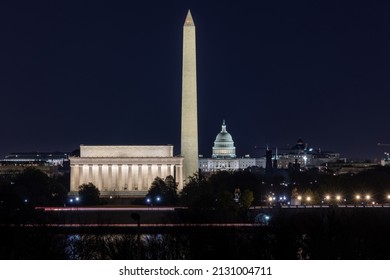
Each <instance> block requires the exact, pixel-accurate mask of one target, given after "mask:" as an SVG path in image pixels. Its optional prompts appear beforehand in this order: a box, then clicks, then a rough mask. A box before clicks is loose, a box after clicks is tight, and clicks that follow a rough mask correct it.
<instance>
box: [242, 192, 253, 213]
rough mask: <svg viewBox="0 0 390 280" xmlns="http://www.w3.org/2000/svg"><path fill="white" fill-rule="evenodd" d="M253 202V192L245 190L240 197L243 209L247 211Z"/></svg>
mask: <svg viewBox="0 0 390 280" xmlns="http://www.w3.org/2000/svg"><path fill="white" fill-rule="evenodd" d="M253 200H254V196H253V192H252V191H250V190H248V189H245V190H244V191H243V192H242V194H241V196H240V204H241V207H242V208H244V209H248V208H249V207H250V206H251V204H252V202H253Z"/></svg>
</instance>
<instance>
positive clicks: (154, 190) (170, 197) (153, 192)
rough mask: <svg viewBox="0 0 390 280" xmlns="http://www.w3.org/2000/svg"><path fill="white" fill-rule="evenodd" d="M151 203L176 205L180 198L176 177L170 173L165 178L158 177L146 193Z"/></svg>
mask: <svg viewBox="0 0 390 280" xmlns="http://www.w3.org/2000/svg"><path fill="white" fill-rule="evenodd" d="M146 198H147V202H148V203H150V204H160V205H175V204H176V203H177V200H178V196H177V184H176V182H175V179H174V178H173V177H172V176H171V175H169V176H167V177H166V178H165V180H163V179H162V178H160V177H156V178H155V179H154V181H153V182H152V185H151V186H150V189H149V191H148V194H147V195H146Z"/></svg>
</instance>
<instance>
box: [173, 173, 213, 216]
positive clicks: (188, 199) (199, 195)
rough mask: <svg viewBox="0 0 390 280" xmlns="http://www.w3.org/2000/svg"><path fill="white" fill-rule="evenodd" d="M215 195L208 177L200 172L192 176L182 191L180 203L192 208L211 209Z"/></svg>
mask: <svg viewBox="0 0 390 280" xmlns="http://www.w3.org/2000/svg"><path fill="white" fill-rule="evenodd" d="M214 202H215V197H214V194H213V190H212V188H211V187H210V185H209V183H208V181H207V180H206V178H205V177H204V176H202V175H200V174H198V173H195V174H194V176H190V177H189V179H188V181H187V182H186V184H185V186H184V187H183V189H182V191H181V193H180V204H181V205H183V206H187V207H189V208H190V210H206V209H211V208H212V207H213V205H214Z"/></svg>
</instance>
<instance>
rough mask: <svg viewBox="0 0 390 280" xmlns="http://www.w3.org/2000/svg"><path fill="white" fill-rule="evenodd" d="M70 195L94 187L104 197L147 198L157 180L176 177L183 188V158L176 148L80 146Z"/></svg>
mask: <svg viewBox="0 0 390 280" xmlns="http://www.w3.org/2000/svg"><path fill="white" fill-rule="evenodd" d="M70 168H71V183H70V184H71V194H76V193H77V192H78V187H79V186H80V185H82V184H88V183H93V184H94V185H95V186H96V187H97V188H98V189H99V190H100V193H101V196H102V197H105V196H121V197H135V196H144V195H145V194H146V193H147V191H148V190H149V188H150V186H151V184H152V182H153V180H154V179H155V178H156V177H161V178H165V177H166V176H169V175H171V176H173V177H174V178H175V181H176V182H177V184H178V189H181V188H182V187H183V180H184V178H183V158H182V157H174V156H173V146H171V145H167V146H84V145H81V146H80V157H71V158H70Z"/></svg>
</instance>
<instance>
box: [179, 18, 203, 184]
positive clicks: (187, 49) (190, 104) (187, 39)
mask: <svg viewBox="0 0 390 280" xmlns="http://www.w3.org/2000/svg"><path fill="white" fill-rule="evenodd" d="M182 82H183V85H182V105H181V156H182V157H184V162H183V167H184V170H183V176H184V178H185V180H187V178H188V176H192V175H193V174H194V173H195V172H198V168H199V167H198V108H197V90H196V43H195V24H194V21H193V19H192V15H191V12H190V11H188V14H187V17H186V20H185V22H184V27H183V80H182Z"/></svg>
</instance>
